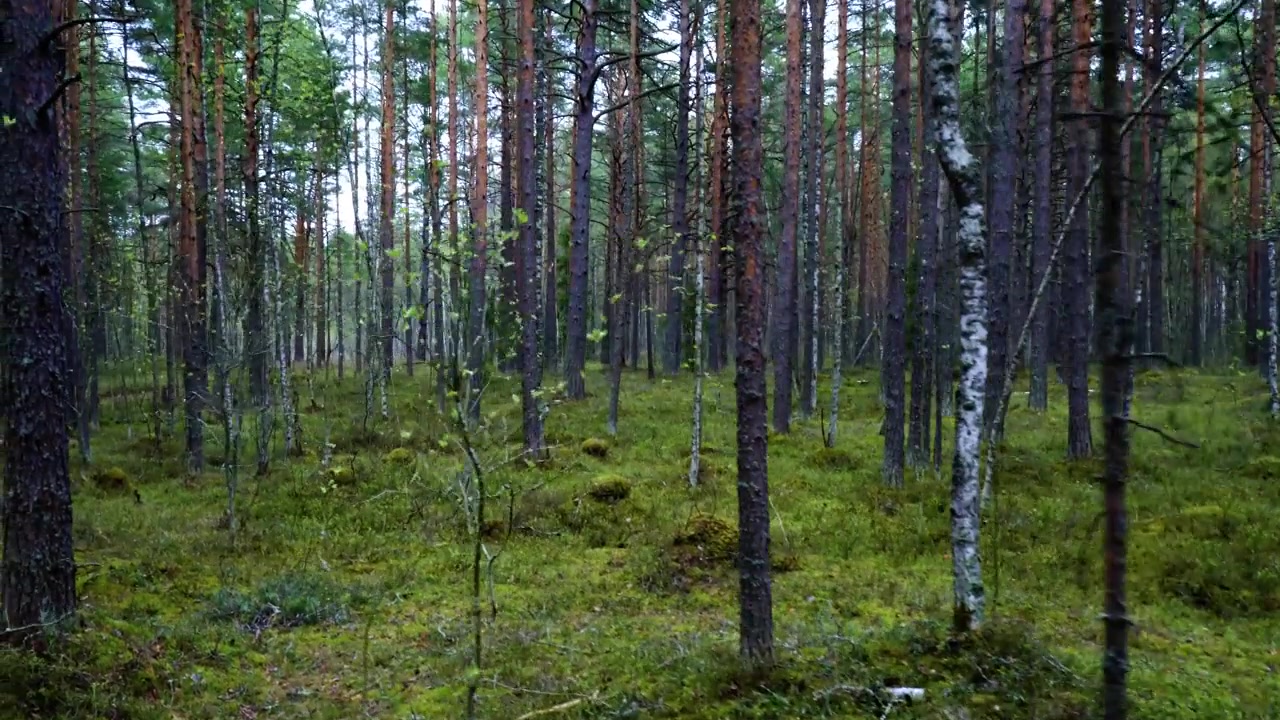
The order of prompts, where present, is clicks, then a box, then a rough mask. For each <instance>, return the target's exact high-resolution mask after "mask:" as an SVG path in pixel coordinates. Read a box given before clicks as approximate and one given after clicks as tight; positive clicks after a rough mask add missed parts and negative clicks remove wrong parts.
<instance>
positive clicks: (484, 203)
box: [467, 0, 532, 422]
mask: <svg viewBox="0 0 1280 720" xmlns="http://www.w3.org/2000/svg"><path fill="white" fill-rule="evenodd" d="M522 7H523V5H522ZM522 32H523V30H522ZM475 33H476V71H475V76H476V88H475V97H474V101H473V102H474V103H475V113H476V145H475V178H474V180H473V182H472V184H471V224H472V232H474V233H475V238H474V240H473V244H472V255H471V320H470V323H469V325H468V330H467V370H468V371H470V389H469V393H468V394H469V398H470V402H469V403H468V404H467V408H468V416H469V417H470V418H471V421H472V422H475V421H477V420H479V419H480V391H481V389H482V388H483V387H484V350H485V343H484V334H485V327H484V315H485V304H486V303H487V302H488V300H487V297H486V293H485V276H486V275H487V273H488V261H489V237H488V235H489V227H488V214H487V213H488V197H487V196H488V193H489V154H488V147H489V122H488V121H489V69H488V62H489V8H488V3H487V1H486V0H478V2H477V3H476V28H475ZM523 162H524V160H523V158H522V159H521V163H522V165H521V167H522V168H523ZM522 179H523V178H522ZM525 189H526V188H525V187H524V186H523V185H521V187H520V193H521V196H522V197H523V194H524V191H525ZM530 218H532V213H530V214H529V216H528V217H526V218H525V223H528V222H531V219H530ZM525 223H521V227H523V226H524V224H525ZM516 272H517V274H518V273H519V270H518V269H517V270H516Z"/></svg>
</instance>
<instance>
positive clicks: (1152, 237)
mask: <svg viewBox="0 0 1280 720" xmlns="http://www.w3.org/2000/svg"><path fill="white" fill-rule="evenodd" d="M1147 12H1148V13H1149V15H1150V18H1151V24H1150V34H1149V35H1148V37H1147V85H1148V87H1154V86H1155V82H1156V78H1158V77H1160V73H1161V65H1162V60H1161V58H1162V56H1163V54H1164V7H1163V4H1162V0H1150V4H1149V5H1148V9H1147ZM1163 96H1164V94H1163V93H1161V92H1159V90H1158V89H1157V92H1156V95H1155V99H1154V100H1152V102H1151V114H1150V115H1149V116H1148V117H1147V138H1146V140H1147V142H1148V143H1149V144H1150V151H1149V152H1147V153H1144V154H1145V155H1147V157H1148V158H1149V159H1150V165H1149V166H1148V167H1147V168H1146V172H1147V175H1146V181H1147V189H1146V213H1145V215H1146V217H1145V219H1144V222H1145V224H1146V231H1147V252H1146V255H1147V258H1146V259H1147V293H1146V296H1147V297H1146V302H1145V303H1144V305H1143V309H1144V311H1145V318H1143V319H1144V320H1145V321H1146V322H1145V327H1144V328H1143V329H1144V330H1145V332H1146V342H1145V343H1144V347H1145V349H1147V350H1149V351H1150V352H1153V353H1160V352H1164V245H1163V238H1162V233H1163V220H1164V212H1163V210H1164V194H1163V193H1164V187H1163V182H1162V180H1161V175H1162V174H1163V170H1164V167H1163V162H1162V160H1161V158H1162V156H1163V150H1164V118H1163V117H1162V116H1163V113H1164V103H1163Z"/></svg>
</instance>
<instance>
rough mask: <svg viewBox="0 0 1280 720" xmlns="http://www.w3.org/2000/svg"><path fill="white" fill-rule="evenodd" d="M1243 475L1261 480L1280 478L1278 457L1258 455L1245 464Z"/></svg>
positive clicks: (1279, 458) (1279, 459)
mask: <svg viewBox="0 0 1280 720" xmlns="http://www.w3.org/2000/svg"><path fill="white" fill-rule="evenodd" d="M1244 472H1245V475H1247V476H1249V477H1253V478H1259V479H1263V480H1280V457H1276V456H1274V455H1259V456H1258V457H1255V458H1253V459H1252V460H1250V461H1249V464H1248V465H1246V466H1245V469H1244Z"/></svg>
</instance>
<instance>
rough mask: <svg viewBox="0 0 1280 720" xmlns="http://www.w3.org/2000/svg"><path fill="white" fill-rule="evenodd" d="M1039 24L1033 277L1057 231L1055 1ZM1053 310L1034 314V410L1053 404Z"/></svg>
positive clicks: (1043, 3) (1040, 273) (1045, 6)
mask: <svg viewBox="0 0 1280 720" xmlns="http://www.w3.org/2000/svg"><path fill="white" fill-rule="evenodd" d="M1036 22H1037V25H1036V29H1037V36H1038V38H1039V39H1038V43H1037V50H1036V52H1037V54H1038V56H1039V57H1038V60H1039V63H1040V64H1039V66H1038V68H1037V71H1036V116H1035V137H1034V141H1033V143H1032V146H1033V147H1034V148H1035V160H1034V163H1035V171H1034V172H1033V173H1032V176H1033V177H1034V178H1035V188H1034V196H1035V197H1034V200H1033V201H1032V203H1033V205H1034V210H1033V219H1032V225H1031V278H1032V282H1035V283H1038V282H1040V278H1042V277H1044V274H1045V273H1046V272H1048V271H1049V253H1050V243H1051V241H1050V237H1049V235H1050V233H1052V232H1053V220H1054V218H1053V136H1054V128H1053V96H1054V92H1053V65H1054V63H1053V57H1054V53H1053V41H1054V3H1053V0H1040V8H1039V17H1038V18H1037V19H1036ZM1049 312H1050V311H1049V310H1048V309H1047V308H1046V307H1045V305H1044V304H1043V303H1042V304H1041V306H1040V307H1039V309H1037V310H1036V313H1035V315H1034V316H1033V317H1032V318H1031V340H1030V342H1031V347H1030V354H1031V392H1030V395H1029V397H1028V404H1029V405H1030V406H1031V409H1033V410H1040V411H1043V410H1046V409H1047V408H1048V407H1049V355H1050V352H1049V346H1050V339H1049V323H1048V313H1049Z"/></svg>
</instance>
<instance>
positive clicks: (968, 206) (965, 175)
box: [928, 0, 987, 632]
mask: <svg viewBox="0 0 1280 720" xmlns="http://www.w3.org/2000/svg"><path fill="white" fill-rule="evenodd" d="M952 2H955V0H931V2H930V4H929V13H928V14H929V19H928V23H929V24H928V34H929V43H930V45H929V72H931V73H932V75H933V97H932V98H931V100H932V102H933V109H934V112H935V116H936V126H935V132H936V137H935V142H936V145H937V153H938V158H939V161H940V163H941V165H942V170H943V172H944V173H945V174H946V176H947V180H948V182H949V183H950V186H951V191H952V195H953V196H954V197H955V199H956V204H957V206H958V207H959V208H960V223H959V249H960V293H961V301H962V306H961V314H960V365H961V376H960V387H959V390H958V393H957V394H958V403H957V405H958V406H957V408H956V441H955V446H956V447H955V457H954V460H953V462H952V472H951V556H952V572H953V578H954V584H955V599H954V610H955V624H956V629H957V630H958V631H961V632H964V631H969V630H972V629H974V628H976V627H977V626H979V625H980V624H981V623H982V619H983V611H984V605H985V597H984V590H983V586H982V564H981V560H980V558H979V555H978V494H979V493H978V466H979V445H980V443H981V440H982V404H983V395H984V393H985V390H986V381H987V299H986V286H985V274H986V268H985V262H986V257H985V252H986V228H985V227H984V225H983V216H984V209H983V205H982V194H981V192H980V191H979V189H978V182H977V163H976V162H975V160H974V157H973V155H972V154H971V153H970V152H969V149H968V147H967V146H966V145H965V141H964V136H963V134H962V133H961V131H960V88H959V83H958V77H957V75H958V73H957V69H958V66H959V48H958V47H957V39H956V37H955V35H953V33H952V28H951V24H950V18H951V10H952V8H951V4H952Z"/></svg>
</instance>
